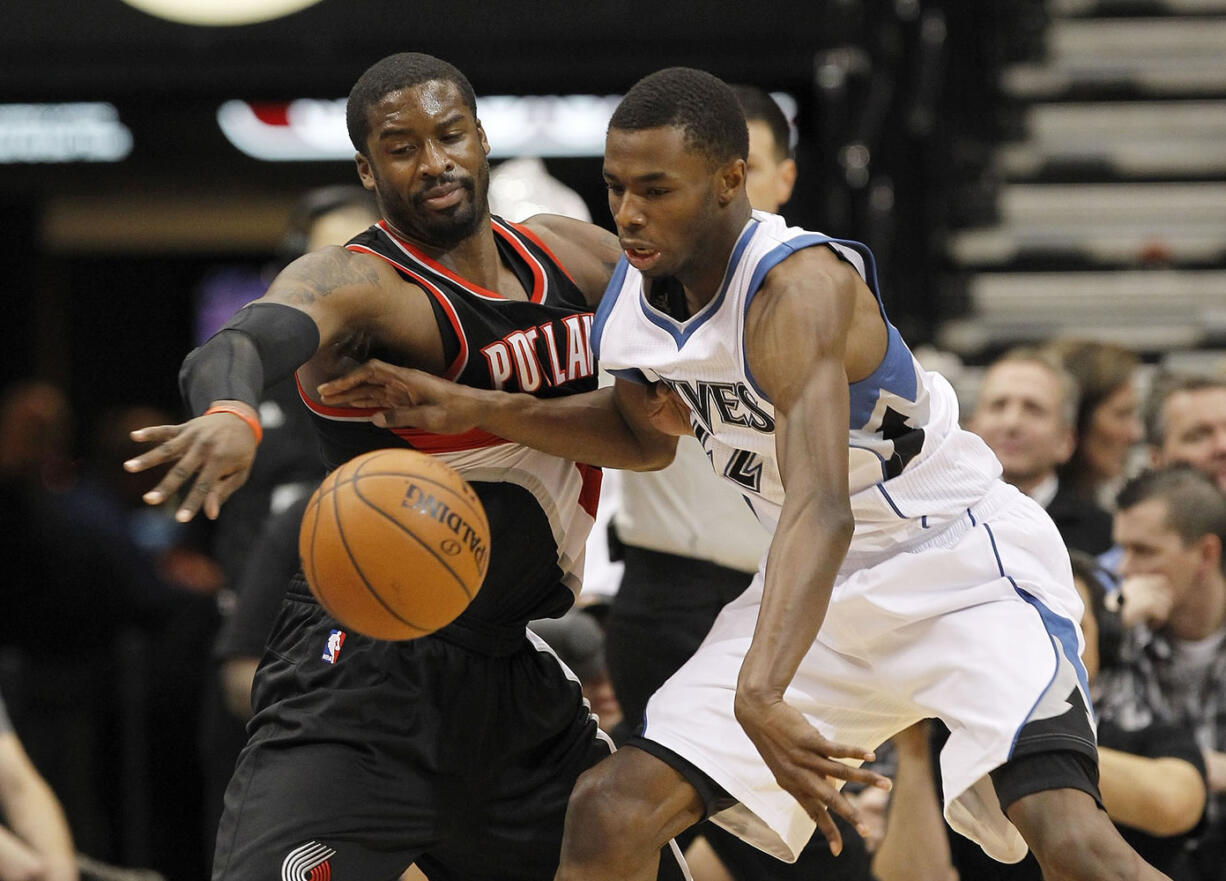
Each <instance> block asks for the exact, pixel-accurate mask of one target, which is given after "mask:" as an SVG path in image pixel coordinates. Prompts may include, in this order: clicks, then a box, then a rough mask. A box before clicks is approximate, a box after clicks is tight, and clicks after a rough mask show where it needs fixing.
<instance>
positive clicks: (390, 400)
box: [318, 359, 481, 434]
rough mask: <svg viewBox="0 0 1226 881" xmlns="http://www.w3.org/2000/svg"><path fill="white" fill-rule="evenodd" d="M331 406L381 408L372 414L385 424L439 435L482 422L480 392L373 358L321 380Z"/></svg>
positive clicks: (322, 394) (322, 393)
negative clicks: (332, 377)
mask: <svg viewBox="0 0 1226 881" xmlns="http://www.w3.org/2000/svg"><path fill="white" fill-rule="evenodd" d="M318 392H319V398H320V400H321V401H322V402H323V403H325V404H327V405H328V406H329V407H357V408H360V409H365V410H379V411H380V412H378V413H376V414H375V415H374V417H373V418H372V421H373V422H374V423H375V425H381V426H383V427H385V428H393V427H395V428H402V427H408V428H421V429H424V430H426V431H431V432H434V433H435V434H462V433H464V432H466V431H468V430H469V429H471V428H475V427H476V426H477V423H478V421H479V420H480V415H481V409H480V406H479V404H480V401H479V399H478V398H477V395H478V394H479V392H478V391H476V390H474V389H470V388H468V387H467V386H463V385H459V384H458V383H454V382H451V381H450V380H447V379H442V378H441V377H438V376H435V375H434V374H432V373H426V372H425V371H423V370H414V369H413V368H412V367H396V366H394V365H392V364H388V363H386V362H384V361H379V360H377V359H372V360H370V361H367V362H366V363H365V364H363V365H362V366H361V367H358V368H356V369H355V370H352V371H350V372H349V373H346V374H345V375H344V376H342V377H340V378H338V379H333V380H330V381H329V382H325V383H323V384H321V385H320V386H319V388H318Z"/></svg>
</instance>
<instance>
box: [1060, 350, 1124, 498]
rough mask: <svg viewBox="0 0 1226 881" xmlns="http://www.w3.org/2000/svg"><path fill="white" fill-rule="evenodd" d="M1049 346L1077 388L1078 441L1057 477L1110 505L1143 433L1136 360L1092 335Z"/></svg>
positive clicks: (1076, 489) (1083, 494)
mask: <svg viewBox="0 0 1226 881" xmlns="http://www.w3.org/2000/svg"><path fill="white" fill-rule="evenodd" d="M1048 350H1049V351H1050V352H1052V353H1053V354H1054V355H1055V356H1056V357H1057V358H1058V359H1059V360H1060V363H1062V364H1063V365H1064V369H1065V370H1067V371H1068V372H1069V373H1071V374H1072V375H1073V378H1074V379H1075V380H1077V385H1078V387H1079V388H1080V390H1081V403H1080V405H1079V406H1078V408H1077V447H1076V449H1074V451H1073V455H1072V457H1071V458H1070V459H1069V460H1068V462H1066V463H1065V464H1064V466H1063V467H1062V468H1061V469H1060V472H1059V473H1060V480H1061V481H1062V482H1063V483H1065V484H1066V485H1067V486H1068V487H1069V488H1070V489H1072V490H1074V491H1076V492H1077V493H1078V494H1080V495H1081V496H1083V497H1085V498H1088V499H1091V500H1094V501H1097V502H1098V504H1099V505H1101V506H1102V507H1103V508H1105V509H1106V510H1108V511H1111V510H1114V509H1115V494H1116V492H1117V491H1118V490H1119V487H1120V484H1121V483H1122V482H1123V481H1124V479H1125V477H1126V470H1127V465H1128V457H1129V454H1130V453H1131V452H1132V449H1133V446H1134V445H1135V444H1137V443H1138V442H1140V441H1141V439H1142V437H1143V432H1142V428H1141V420H1140V419H1139V418H1138V416H1137V393H1136V388H1135V386H1134V375H1135V373H1136V369H1137V365H1138V364H1139V363H1140V360H1139V359H1138V358H1137V356H1136V354H1135V353H1134V352H1132V351H1130V350H1128V349H1125V348H1124V347H1123V346H1119V345H1116V344H1114V343H1102V342H1094V341H1090V340H1064V341H1058V342H1055V343H1051V344H1050V345H1049V346H1048Z"/></svg>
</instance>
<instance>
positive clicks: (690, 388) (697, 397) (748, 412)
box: [664, 379, 775, 434]
mask: <svg viewBox="0 0 1226 881" xmlns="http://www.w3.org/2000/svg"><path fill="white" fill-rule="evenodd" d="M664 381H665V382H667V383H668V385H669V387H670V388H672V390H673V391H675V392H676V393H677V394H679V395H681V397H682V398H683V399H684V400H685V402H686V403H687V404H689V405H690V409H691V410H692V411H693V412H694V415H695V416H697V417H698V419H699V420H700V421H701V422H702V425H703V427H704V428H706V429H707V430H708V431H713V430H714V429H713V428H712V426H711V407H712V405H714V407H715V410H716V413H717V414H718V416H719V419H720V421H721V422H723V423H724V424H725V425H740V426H743V427H745V428H752V429H753V430H754V431H760V432H762V433H763V434H770V433H771V432H773V431H774V430H775V420H774V419H773V418H771V416H770V414H769V413H767V412H766V411H765V410H763V409H762V406H761V404H760V403H759V402H758V399H757V397H756V396H755V395H754V393H753V389H751V388H750V387H749V386H748V385H746V384H745V383H743V382H708V381H707V380H705V379H700V380H698V381H697V382H695V383H693V384H691V383H690V382H689V381H688V380H684V379H666V380H664Z"/></svg>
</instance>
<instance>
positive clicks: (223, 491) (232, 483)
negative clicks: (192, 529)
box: [204, 468, 251, 520]
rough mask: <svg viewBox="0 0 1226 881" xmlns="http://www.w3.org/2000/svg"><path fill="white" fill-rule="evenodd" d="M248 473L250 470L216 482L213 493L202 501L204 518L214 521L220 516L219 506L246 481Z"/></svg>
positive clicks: (237, 472) (238, 472)
mask: <svg viewBox="0 0 1226 881" xmlns="http://www.w3.org/2000/svg"><path fill="white" fill-rule="evenodd" d="M250 473H251V469H250V468H247V469H244V470H242V471H236V472H235V473H234V474H231V475H229V476H227V477H223V478H221V479H220V480H218V481H217V484H216V485H215V486H214V487H213V491H212V492H210V493H209V494H208V497H207V498H206V499H205V500H204V516H206V517H208V518H209V519H210V520H216V519H217V517H218V515H220V514H221V506H222V505H224V504H225V502H226V499H228V498H230V496H232V495H234V492H235V491H236V490H237V489H238V488H239V487H240V486H242V485H243V484H244V483H245V482H246V481H247V475H248V474H250Z"/></svg>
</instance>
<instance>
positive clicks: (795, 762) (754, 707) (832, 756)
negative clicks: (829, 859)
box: [735, 694, 891, 856]
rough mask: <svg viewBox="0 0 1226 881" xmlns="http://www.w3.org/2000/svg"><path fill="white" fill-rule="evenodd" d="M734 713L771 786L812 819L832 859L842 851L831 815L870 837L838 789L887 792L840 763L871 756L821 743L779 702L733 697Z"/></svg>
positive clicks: (877, 780)
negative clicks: (850, 786) (851, 785)
mask: <svg viewBox="0 0 1226 881" xmlns="http://www.w3.org/2000/svg"><path fill="white" fill-rule="evenodd" d="M735 711H736V717H737V721H739V722H740V723H741V727H742V728H743V729H744V731H745V733H746V734H747V735H748V736H749V739H750V740H751V741H753V745H754V746H755V747H757V750H758V753H759V755H761V756H762V759H763V760H764V761H765V762H766V764H767V766H768V767H769V768H770V769H771V771H772V772H773V773H774V775H775V781H776V782H777V783H778V784H779V785H780V786H781V787H782V788H783V789H785V790H786V791H787V792H788V793H790V794H791V795H792V797H793V798H795V799H796V800H797V801H798V802H800V804H801V806H802V807H804V809H805V811H806V812H808V814H809V816H810V817H812V818H813V821H814V822H815V823H816V824H817V828H818V829H819V830H820V831H821V833H822V834H823V835H824V836H825V837H826V840H827V841H828V842H829V844H830V850H831V852H832V853H834V854H835V855H836V856H837V855H838V854H839V853H840V852H841V851H842V850H843V836H842V835H841V834H840V833H839V827H838V826H836V825H835V823H834V820H833V819H831V814H832V813H835V814H840V815H841V816H842V817H843V818H844V819H846V820H847V821H848V822H849V823H851V824H852V825H853V826H855V827H856V831H857V832H859V833H860V835H861V836H863V837H868V836H869V835H870V834H871V830H870V829H869V827H868V825H867V824H866V823H865V821H864V819H863V817H861V815H860V811H859V809H858V807H857V806H856V805H854V804H852V803H851V802H850V801H848V799H847V797H846V796H844V795H843V793H842V792H841V791H840V789H841V788H842V785H843V783H844V782H846V781H854V782H856V783H864V784H866V785H869V786H875V787H878V788H880V789H884V790H886V791H888V790H889V789H890V786H891V783H890V781H889V780H888V779H887V778H885V777H883V776H882V775H880V774H878V773H877V772H875V771H871V770H869V769H867V768H859V767H856V766H855V765H854V764H849V763H847V762H844V761H840V760H842V759H850V760H851V761H852V762H862V761H872V760H873V759H874V754H873V753H872V752H870V751H868V750H864V749H860V748H859V747H854V746H847V745H845V744H838V743H833V742H831V741H829V740H827V739H826V738H825V737H823V736H822V735H821V733H820V732H819V731H818V730H817V729H816V728H814V727H813V726H812V725H810V724H809V722H808V720H807V719H805V717H804V716H803V715H802V714H801V713H800V712H799V711H798V710H796V709H795V708H793V707H791V706H789V705H788V704H787V703H786V702H785V701H784V700H782V699H781V698H780V699H777V700H774V701H770V702H765V703H763V702H759V701H756V700H753V699H751V698H750V699H747V698H744V697H743V696H742V695H741V694H738V696H737V702H736V704H735Z"/></svg>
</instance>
